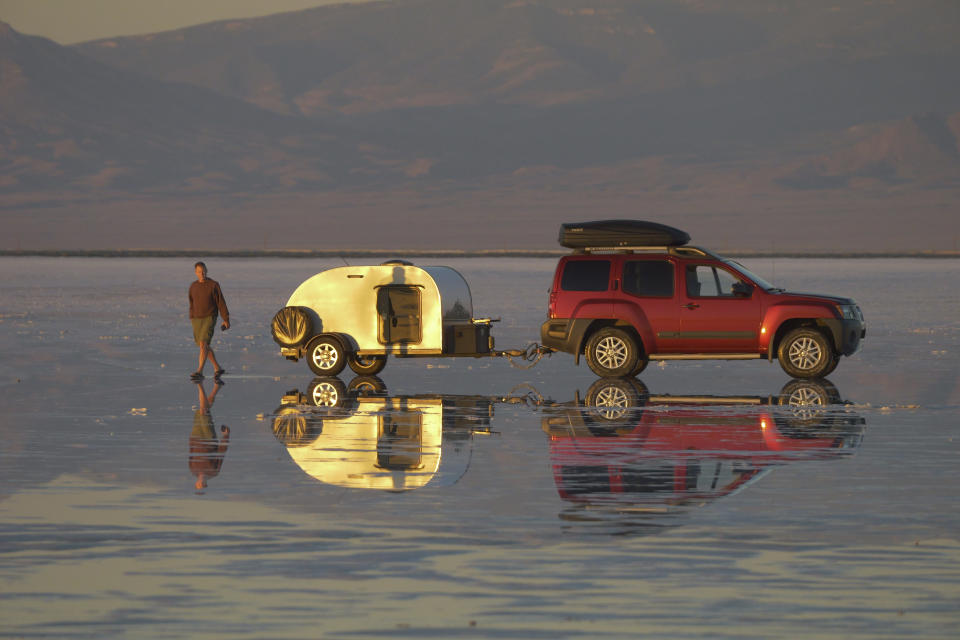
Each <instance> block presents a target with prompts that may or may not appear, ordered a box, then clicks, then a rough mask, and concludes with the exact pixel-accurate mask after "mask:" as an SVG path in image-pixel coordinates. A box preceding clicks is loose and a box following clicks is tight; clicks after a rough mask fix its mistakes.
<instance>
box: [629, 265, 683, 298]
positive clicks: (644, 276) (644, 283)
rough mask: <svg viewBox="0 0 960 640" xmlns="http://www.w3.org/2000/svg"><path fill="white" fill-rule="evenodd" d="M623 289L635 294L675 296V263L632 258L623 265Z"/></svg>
mask: <svg viewBox="0 0 960 640" xmlns="http://www.w3.org/2000/svg"><path fill="white" fill-rule="evenodd" d="M623 290H624V291H625V292H627V293H630V294H633V295H635V296H648V297H655V296H659V297H666V298H670V297H673V263H672V262H670V261H668V260H630V261H629V262H627V263H626V264H625V265H624V266H623Z"/></svg>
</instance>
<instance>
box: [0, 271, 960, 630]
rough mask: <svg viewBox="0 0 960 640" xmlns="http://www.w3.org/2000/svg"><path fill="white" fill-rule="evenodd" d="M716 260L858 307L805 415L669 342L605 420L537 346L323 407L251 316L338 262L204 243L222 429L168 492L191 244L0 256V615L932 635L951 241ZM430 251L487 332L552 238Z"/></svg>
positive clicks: (510, 320) (945, 545)
mask: <svg viewBox="0 0 960 640" xmlns="http://www.w3.org/2000/svg"><path fill="white" fill-rule="evenodd" d="M424 262H428V261H424ZM429 262H431V263H432V262H434V261H429ZM745 263H746V264H747V266H748V267H749V268H751V269H752V270H754V271H756V272H758V273H760V274H761V275H763V276H764V277H766V278H767V279H768V280H771V281H773V282H774V283H776V284H777V285H779V286H784V287H787V288H790V289H796V290H801V291H815V292H821V293H834V294H839V295H847V296H852V297H854V298H856V299H857V301H858V302H859V304H860V305H861V307H862V308H863V311H864V314H865V316H866V319H867V324H868V334H867V339H866V341H865V343H864V347H863V349H862V350H861V352H860V353H858V354H856V355H855V356H853V357H852V358H845V359H844V360H843V361H841V363H840V366H839V367H838V369H837V370H836V372H835V373H834V374H832V375H831V376H830V383H831V385H832V387H833V388H834V389H835V390H836V395H835V396H834V397H833V399H832V404H831V405H830V406H829V407H828V408H827V410H826V411H825V412H824V413H814V414H812V415H807V416H802V415H801V416H797V415H796V414H795V413H791V411H790V409H789V408H788V407H786V408H785V407H782V406H779V405H778V402H779V396H780V394H781V391H783V390H785V389H786V388H787V386H788V384H789V382H790V381H789V379H788V378H787V377H786V375H785V374H784V373H783V372H782V371H781V370H780V368H779V366H778V365H776V364H769V363H766V362H763V361H756V362H691V363H669V364H666V365H664V366H659V365H657V364H652V365H651V366H650V367H649V368H648V369H647V370H646V371H644V372H643V373H642V374H641V376H640V379H641V382H642V384H643V386H644V387H645V390H646V392H647V395H648V397H649V401H648V403H647V404H646V405H645V406H644V407H643V408H642V409H638V410H634V411H632V412H628V413H626V414H624V415H621V416H613V417H612V419H607V418H604V417H602V416H600V417H598V416H597V415H596V412H593V411H591V410H590V408H589V407H584V406H582V405H583V402H582V401H583V400H585V399H587V398H588V397H589V396H590V393H591V388H594V385H595V383H596V381H597V379H596V377H594V376H593V374H592V373H591V372H590V371H589V369H587V368H586V366H585V365H581V366H579V367H577V366H575V365H574V363H573V358H572V357H571V356H569V355H565V354H557V355H554V356H553V357H551V358H547V359H544V360H542V361H541V362H540V363H539V364H538V365H537V366H535V367H533V368H532V369H529V370H522V369H517V368H512V367H511V366H510V364H509V363H508V362H506V361H505V360H498V359H476V360H475V359H453V360H451V359H443V360H440V359H438V360H405V361H401V360H391V361H390V362H389V364H388V366H387V368H386V369H385V370H384V372H383V373H382V374H381V376H380V378H381V379H382V383H383V388H382V389H376V390H374V391H373V392H372V393H370V394H367V395H366V396H361V397H360V398H354V399H353V400H352V404H351V405H350V406H349V407H347V408H345V409H343V410H342V413H341V414H335V415H331V414H329V413H324V412H323V410H320V409H317V408H316V407H310V406H309V405H310V403H309V398H310V393H311V389H312V386H313V384H314V380H313V376H312V374H310V372H309V371H308V370H307V368H306V366H305V365H304V364H303V363H302V362H300V363H291V362H288V361H286V360H284V359H282V358H281V357H279V355H278V354H277V347H276V345H275V344H274V343H273V341H272V339H271V337H270V335H269V321H270V318H271V317H272V315H273V313H274V312H275V311H276V310H277V309H279V308H280V307H281V306H283V304H284V303H285V301H286V299H287V297H288V296H289V294H290V292H291V291H292V290H293V288H295V287H296V286H297V285H298V284H299V283H300V282H301V281H302V280H303V279H305V278H306V277H307V276H309V275H312V274H313V273H315V272H316V271H319V270H320V269H322V268H324V267H326V266H335V265H337V264H342V262H339V261H321V260H307V259H304V260H298V259H218V260H211V261H208V266H209V267H210V276H211V277H213V278H215V279H217V280H218V281H220V283H221V285H222V286H223V290H224V293H225V295H226V297H227V301H228V303H229V305H230V309H231V320H232V323H233V328H232V329H231V330H230V331H229V332H226V333H223V334H222V333H220V332H219V331H218V332H217V335H216V338H215V342H214V346H215V348H216V349H217V353H218V356H219V357H220V359H221V361H222V363H223V364H224V366H225V367H226V368H227V369H228V371H229V373H228V375H227V376H226V377H225V381H226V384H225V386H223V388H222V389H220V390H219V391H218V393H217V396H216V399H215V402H214V404H213V406H212V409H211V415H212V418H213V421H214V425H215V426H216V427H217V433H218V436H217V437H218V438H222V434H221V433H220V431H219V427H220V426H221V425H227V426H228V427H229V430H230V437H229V441H228V442H227V446H226V447H225V448H224V449H223V450H222V451H220V453H222V458H220V459H219V461H218V464H221V465H222V466H220V467H219V469H218V473H217V474H216V475H214V476H212V477H209V478H208V482H207V487H206V488H205V489H203V490H202V491H199V492H198V491H197V490H196V489H195V481H196V478H195V475H194V471H195V469H196V458H197V447H196V446H195V445H196V438H195V434H194V427H195V422H194V419H195V412H196V409H197V407H198V392H197V388H196V387H195V385H193V384H191V383H190V382H189V381H188V379H187V374H188V373H189V372H190V371H191V370H192V369H193V367H194V366H195V364H196V363H195V347H194V346H193V344H192V340H191V338H190V331H189V323H188V321H187V319H186V306H187V297H186V289H187V286H188V285H189V283H190V282H191V280H192V277H193V276H192V261H190V260H180V259H95V258H86V259H83V258H0V387H2V390H3V393H2V394H0V432H2V440H0V459H2V464H0V474H2V484H0V620H2V621H3V624H2V625H0V637H51V638H74V637H75V638H94V637H95V638H104V637H145V638H163V637H184V636H189V637H223V636H226V635H230V636H234V637H271V638H286V637H290V638H299V637H321V636H322V637H357V636H359V637H408V636H413V635H416V636H432V637H450V636H456V635H467V634H473V635H478V636H481V637H504V638H514V637H516V638H520V637H523V638H529V637H551V638H552V637H635V636H637V635H649V636H651V637H664V638H686V637H691V636H707V637H721V638H723V637H730V638H733V637H736V638H742V637H791V636H800V635H803V636H805V637H807V636H809V637H822V638H832V637H839V636H845V637H863V638H877V637H897V638H899V637H905V636H911V637H918V638H946V637H952V635H953V634H954V633H955V630H956V628H957V625H958V623H960V613H958V610H957V606H956V603H957V600H958V597H960V537H958V531H960V513H958V511H957V509H956V507H955V504H956V499H955V491H956V486H957V481H958V479H960V478H958V475H960V474H958V471H957V469H958V464H957V463H958V454H960V432H958V427H957V422H958V421H957V415H958V407H960V376H958V373H960V357H958V354H960V320H958V317H960V314H958V312H960V307H958V302H957V298H956V296H955V295H954V294H953V290H954V288H955V283H956V282H957V280H958V276H960V261H955V260H894V259H888V260H879V259H878V260H841V259H835V260H800V259H769V258H764V259H760V260H754V261H745ZM447 264H450V265H451V266H453V267H455V268H457V269H458V270H460V271H461V272H462V273H463V274H464V276H465V277H466V278H467V280H468V282H470V284H471V286H472V289H473V298H474V310H475V314H476V315H478V316H494V317H497V316H500V317H502V318H503V320H502V321H501V322H500V323H498V324H496V325H494V334H495V336H496V339H497V346H498V348H506V347H514V346H518V347H522V346H525V345H526V344H527V343H528V342H531V341H534V340H536V339H537V338H538V335H539V334H538V332H539V325H540V323H541V322H542V320H543V318H544V315H545V313H546V303H547V289H548V287H549V281H550V277H551V275H552V271H553V265H554V262H553V261H552V260H549V259H536V258H530V259H522V258H515V259H513V258H512V259H486V258H484V259H460V260H453V261H449V262H447ZM341 379H342V380H343V383H344V385H347V384H349V383H350V382H351V376H350V375H349V371H347V372H345V373H343V374H341ZM204 390H205V391H206V392H207V393H210V392H212V390H213V384H212V380H209V379H208V380H206V381H205V384H204ZM291 392H298V393H299V394H301V396H302V397H301V398H300V400H302V402H299V403H298V402H297V401H296V394H294V393H291ZM691 396H694V397H697V398H700V399H701V403H700V404H698V405H690V404H689V403H687V402H685V401H682V400H680V398H681V397H684V398H689V397H691ZM704 397H712V398H713V400H709V399H706V400H704ZM578 401H579V402H578ZM285 411H286V414H285V415H288V416H293V417H292V418H290V420H291V421H292V423H293V424H302V425H305V427H304V429H303V430H301V431H300V432H296V430H294V432H290V433H287V434H286V435H284V433H278V432H277V417H278V416H279V415H281V414H284V412H285ZM411 416H415V419H414V418H411ZM299 417H302V418H303V421H302V422H299V423H298V422H297V419H299ZM350 420H353V421H354V422H352V423H349V424H351V425H353V426H350V427H349V428H344V425H345V424H348V422H349V421H350ZM604 420H607V421H606V422H604ZM798 420H800V421H798ZM804 420H805V421H804ZM385 422H389V423H390V424H392V425H394V426H397V425H399V426H398V428H397V429H395V430H394V432H393V433H394V435H395V436H397V437H394V438H393V439H392V440H390V439H386V438H383V437H380V436H378V434H381V435H382V433H385V432H384V431H383V424H384V423H385ZM411 425H414V426H415V429H413V431H411ZM437 425H439V427H437ZM764 425H766V426H764ZM365 429H366V430H367V431H364V430H365ZM405 429H406V431H405ZM378 430H379V431H378ZM417 430H419V431H417ZM774 430H775V431H776V433H775V434H774V435H770V434H771V433H773V431H774ZM414 431H415V432H416V434H419V435H416V437H414V436H412V435H411V434H412V433H414ZM435 431H436V432H437V433H439V435H440V441H434V440H430V439H429V438H428V435H429V437H433V435H430V434H434V432H435ZM291 433H292V435H291ZM364 434H368V435H366V436H365V435H364ZM369 434H373V435H372V436H370V435H369ZM397 434H399V435H397ZM403 434H406V435H405V436H403ZM401 436H403V437H401ZM210 456H215V454H212V453H211V454H210ZM364 460H368V461H372V462H370V465H369V466H368V468H366V470H364V469H363V468H361V464H362V463H363V461H364ZM437 460H439V464H438V466H437V469H435V470H434V469H433V467H432V466H431V465H432V464H433V462H437ZM341 463H343V464H347V463H356V464H357V466H356V467H351V470H350V472H349V473H346V474H345V475H344V476H343V477H344V478H347V479H346V480H345V479H343V478H339V477H337V476H336V474H335V473H333V472H331V471H329V470H330V469H332V468H334V467H335V466H336V465H337V464H341ZM378 464H379V467H378V466H377V465H378ZM417 465H420V466H419V467H418V466H417ZM372 477H373V478H379V479H383V478H389V479H390V481H391V482H394V484H393V485H392V488H393V489H395V490H385V489H382V488H375V489H363V488H358V485H360V484H362V483H363V482H365V481H367V479H369V478H372ZM379 481H380V480H378V482H379ZM420 485H422V486H420ZM404 488H405V489H406V490H399V489H404Z"/></svg>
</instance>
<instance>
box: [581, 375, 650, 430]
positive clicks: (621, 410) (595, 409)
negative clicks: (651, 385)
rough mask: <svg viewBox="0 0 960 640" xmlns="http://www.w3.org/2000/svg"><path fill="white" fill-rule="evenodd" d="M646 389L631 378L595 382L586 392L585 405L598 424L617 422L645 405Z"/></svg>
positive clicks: (606, 379)
mask: <svg viewBox="0 0 960 640" xmlns="http://www.w3.org/2000/svg"><path fill="white" fill-rule="evenodd" d="M647 395H648V392H647V388H646V387H645V386H644V385H643V383H642V382H640V381H639V380H634V379H633V378H605V379H603V380H597V381H596V382H594V383H593V384H592V385H590V389H588V390H587V398H586V405H587V407H589V408H590V409H591V412H590V414H591V416H592V417H594V418H596V419H598V420H599V421H600V422H618V421H621V420H623V419H625V418H630V417H631V416H633V415H634V414H636V410H637V409H639V408H640V407H643V406H644V405H645V404H646V403H647Z"/></svg>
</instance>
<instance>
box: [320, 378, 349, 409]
mask: <svg viewBox="0 0 960 640" xmlns="http://www.w3.org/2000/svg"><path fill="white" fill-rule="evenodd" d="M310 402H311V403H313V406H315V407H325V408H328V409H349V408H350V396H349V395H348V393H347V387H346V385H344V384H343V381H342V380H341V379H340V378H334V377H330V376H324V377H323V378H315V379H314V380H313V382H311V383H310Z"/></svg>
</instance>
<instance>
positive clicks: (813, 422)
mask: <svg viewBox="0 0 960 640" xmlns="http://www.w3.org/2000/svg"><path fill="white" fill-rule="evenodd" d="M840 402H841V400H840V392H839V391H837V388H836V387H835V386H833V384H832V383H831V382H830V381H829V380H791V381H790V382H788V383H787V384H785V385H784V386H783V389H781V390H780V395H779V396H778V397H777V404H778V405H779V406H780V407H782V408H783V410H782V411H781V412H779V415H778V416H777V422H778V426H779V427H780V429H781V431H782V432H783V433H784V435H786V436H788V437H791V438H811V437H816V436H817V435H818V434H819V433H820V432H821V431H822V430H823V429H826V428H829V426H830V425H829V423H830V412H831V409H830V405H833V404H839V403H840Z"/></svg>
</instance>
